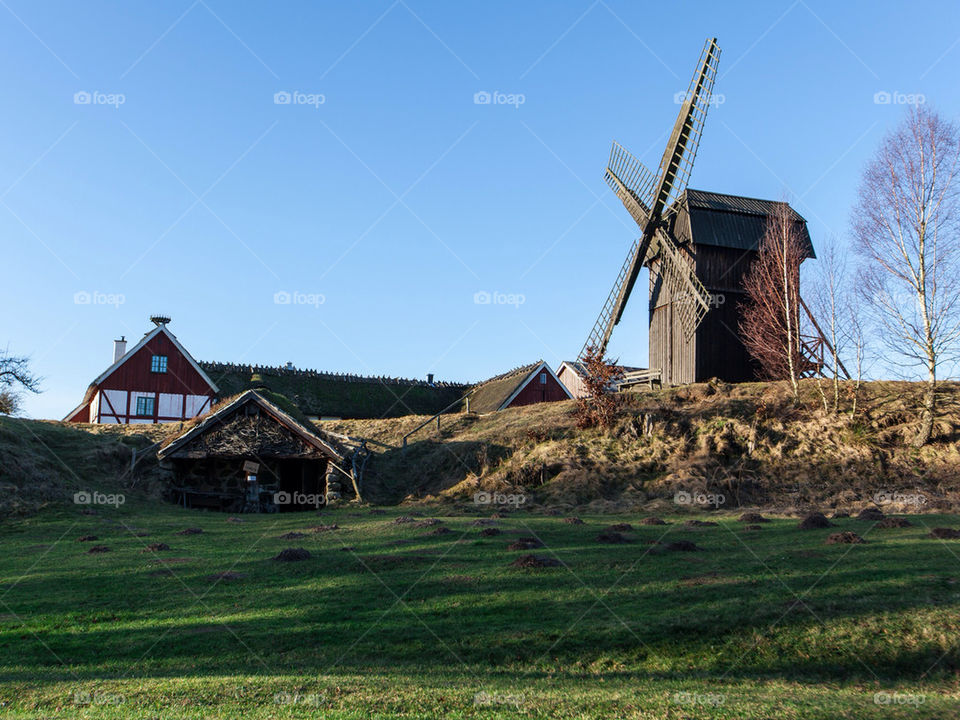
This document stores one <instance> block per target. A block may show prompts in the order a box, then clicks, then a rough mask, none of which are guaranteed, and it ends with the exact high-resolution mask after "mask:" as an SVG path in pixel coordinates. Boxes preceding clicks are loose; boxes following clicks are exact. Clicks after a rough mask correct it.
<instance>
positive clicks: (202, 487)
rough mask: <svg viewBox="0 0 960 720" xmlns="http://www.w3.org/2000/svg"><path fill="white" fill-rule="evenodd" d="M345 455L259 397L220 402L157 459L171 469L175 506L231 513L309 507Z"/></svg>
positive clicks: (292, 411) (285, 404)
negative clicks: (204, 508)
mask: <svg viewBox="0 0 960 720" xmlns="http://www.w3.org/2000/svg"><path fill="white" fill-rule="evenodd" d="M346 456H347V451H346V449H345V448H344V447H342V446H341V445H340V444H339V443H338V441H337V440H336V439H335V438H332V437H330V436H328V435H326V434H325V433H323V432H322V431H321V430H319V429H318V428H316V427H315V426H314V425H313V424H312V423H311V422H310V421H309V420H307V418H306V417H305V416H304V415H303V413H301V412H300V411H299V410H298V409H297V407H296V406H295V405H293V404H292V403H290V402H289V401H288V400H287V399H286V398H284V397H283V396H281V395H277V394H275V393H270V392H269V391H265V390H247V391H245V392H243V393H240V394H239V395H236V396H234V397H231V398H228V399H226V400H224V401H223V402H221V403H220V404H219V405H217V406H216V407H214V409H213V410H212V411H211V412H210V413H208V414H207V415H204V416H202V417H200V418H197V419H196V420H194V421H192V422H190V423H188V424H187V425H186V427H185V428H183V429H181V430H180V431H179V432H178V434H177V435H176V436H175V437H172V438H170V439H169V440H168V442H167V443H166V444H165V445H164V446H163V447H162V448H161V449H160V450H159V451H158V453H157V457H158V458H159V459H160V460H161V462H162V463H164V464H166V465H167V466H168V467H172V468H173V470H174V475H175V481H174V484H173V486H172V491H173V493H172V494H173V495H174V499H175V500H176V501H177V502H178V503H181V504H183V505H185V506H202V507H211V508H217V509H224V510H229V511H233V512H239V511H242V510H244V509H248V510H254V509H266V510H268V511H273V510H281V511H282V510H290V509H304V508H305V507H314V508H316V507H318V506H319V505H322V504H324V502H325V501H326V495H327V492H328V489H329V488H328V484H329V483H328V480H329V476H330V475H334V476H335V475H336V473H337V472H339V471H338V470H337V469H336V467H335V466H337V465H340V466H342V465H344V463H345V461H346ZM251 478H253V480H251ZM254 486H255V487H254ZM338 490H339V486H338ZM254 491H256V493H257V494H256V495H255V494H254ZM264 493H265V494H266V497H264V496H263V494H264ZM288 498H289V499H288ZM255 506H256V507H255Z"/></svg>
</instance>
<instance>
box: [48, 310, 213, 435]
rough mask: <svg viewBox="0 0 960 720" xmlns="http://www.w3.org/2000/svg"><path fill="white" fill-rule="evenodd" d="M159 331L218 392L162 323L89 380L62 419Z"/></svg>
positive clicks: (87, 398) (84, 400)
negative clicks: (75, 403)
mask: <svg viewBox="0 0 960 720" xmlns="http://www.w3.org/2000/svg"><path fill="white" fill-rule="evenodd" d="M161 333H163V334H164V335H166V336H167V338H168V339H169V340H170V342H171V343H173V346H174V347H175V348H177V350H178V351H179V352H180V354H181V355H183V356H184V357H185V358H186V359H187V362H188V363H190V367H192V368H193V369H194V370H196V371H197V373H198V374H199V375H200V377H201V378H203V380H204V382H206V383H207V385H209V386H210V389H211V390H213V391H214V392H220V388H219V387H218V386H217V384H216V383H215V382H214V381H213V380H211V379H210V376H209V375H207V373H205V372H204V370H203V368H202V367H200V364H199V363H198V362H197V361H196V360H194V359H193V355H191V354H190V353H189V352H187V349H186V348H185V347H184V346H183V345H181V344H180V341H179V340H177V336H176V335H174V334H173V333H172V332H170V330H169V328H167V326H166V324H162V325H157V326H156V327H155V328H154V329H153V330H150V331H149V332H148V333H146V334H145V335H144V336H143V337H142V338H140V342H138V343H137V344H136V345H134V346H133V347H132V348H130V349H129V350H128V351H127V352H125V353H124V354H123V355H122V356H121V357H120V359H119V360H116V361H115V362H114V363H113V364H112V365H110V366H109V367H108V368H107V369H106V370H104V371H103V372H102V373H100V374H99V375H98V376H97V377H96V379H94V381H93V382H91V383H90V384H89V385H88V386H87V390H86V392H84V394H83V401H82V402H81V403H80V404H79V405H77V406H76V407H75V408H74V409H73V410H71V411H70V412H69V413H67V414H66V416H65V417H64V418H63V419H64V420H69V419H70V418H71V417H73V416H74V415H76V414H77V412H78V411H79V410H80V409H81V408H82V407H83V406H84V405H86V404H87V403H89V402H90V401H91V400H92V399H93V394H94V393H95V392H96V391H97V388H98V387H99V386H100V383H102V382H103V381H104V380H106V379H107V378H108V377H110V376H111V375H113V373H114V372H116V371H117V368H119V367H120V366H121V365H123V364H124V363H125V362H126V361H127V360H129V359H130V358H131V357H133V356H134V354H136V352H137V351H138V350H140V349H141V348H142V347H143V346H144V345H146V344H147V343H148V342H150V341H151V340H153V338H155V337H156V336H157V335H159V334H161Z"/></svg>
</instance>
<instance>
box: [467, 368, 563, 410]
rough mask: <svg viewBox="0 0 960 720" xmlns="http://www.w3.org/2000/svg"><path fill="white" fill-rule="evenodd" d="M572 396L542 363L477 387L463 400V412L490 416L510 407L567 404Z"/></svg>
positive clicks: (498, 377)
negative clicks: (558, 401) (464, 402)
mask: <svg viewBox="0 0 960 720" xmlns="http://www.w3.org/2000/svg"><path fill="white" fill-rule="evenodd" d="M572 397H573V396H572V395H571V394H570V393H569V392H568V391H567V389H566V388H565V387H564V386H563V383H561V382H560V381H559V380H558V379H557V376H556V375H555V374H554V372H553V370H551V369H550V366H549V365H547V363H546V362H544V361H543V360H538V361H537V362H535V363H532V364H530V365H524V366H523V367H519V368H516V369H515V370H511V371H510V372H507V373H504V374H503V375H497V376H496V377H492V378H490V379H489V380H486V381H485V382H482V383H480V384H479V385H477V386H476V387H474V388H473V390H471V391H470V393H469V395H467V398H466V408H465V409H466V410H468V411H470V412H476V413H481V414H482V413H490V412H497V411H498V410H505V409H507V408H510V407H520V406H521V405H532V404H534V403H541V402H556V401H557V400H570V399H571V398H572Z"/></svg>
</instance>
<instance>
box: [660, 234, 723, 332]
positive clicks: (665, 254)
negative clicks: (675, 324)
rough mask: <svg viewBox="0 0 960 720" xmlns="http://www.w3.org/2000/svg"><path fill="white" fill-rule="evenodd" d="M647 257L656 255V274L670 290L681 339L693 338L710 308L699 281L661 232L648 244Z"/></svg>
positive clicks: (679, 252)
mask: <svg viewBox="0 0 960 720" xmlns="http://www.w3.org/2000/svg"><path fill="white" fill-rule="evenodd" d="M650 250H651V254H652V253H654V252H656V253H659V256H660V267H659V271H660V275H661V276H662V278H663V282H664V284H665V285H666V286H667V287H668V288H669V289H670V297H671V298H672V299H673V302H674V307H675V309H676V312H677V315H678V316H679V318H680V326H681V327H682V328H683V334H684V337H685V338H686V339H687V340H691V339H692V338H693V335H694V333H695V332H696V331H697V328H698V327H699V325H700V322H701V321H702V320H703V316H704V315H706V314H707V311H708V310H709V309H710V293H708V292H707V289H706V288H705V287H704V286H703V283H701V282H700V279H699V278H698V277H697V274H696V271H695V270H694V268H693V266H692V265H690V264H689V263H687V262H686V261H685V260H684V259H683V255H682V254H681V251H680V250H679V249H678V248H677V245H676V244H675V242H674V241H673V239H672V238H670V237H669V236H668V235H667V234H666V232H664V231H663V230H658V231H657V235H656V237H655V238H654V242H652V243H651V245H650Z"/></svg>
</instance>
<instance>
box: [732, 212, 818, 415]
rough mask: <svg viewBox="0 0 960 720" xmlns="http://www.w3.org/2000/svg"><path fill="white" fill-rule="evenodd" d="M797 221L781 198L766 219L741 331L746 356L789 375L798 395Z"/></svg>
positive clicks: (773, 373)
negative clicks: (747, 353) (775, 208)
mask: <svg viewBox="0 0 960 720" xmlns="http://www.w3.org/2000/svg"><path fill="white" fill-rule="evenodd" d="M805 250H806V249H805V247H804V244H803V241H802V239H801V234H800V225H799V223H798V221H797V219H796V217H795V216H794V214H793V212H792V211H791V210H790V206H789V205H787V204H786V203H781V204H780V205H778V206H777V210H776V211H775V212H774V214H773V215H771V216H770V218H769V219H768V220H767V226H766V230H765V231H764V234H763V237H762V238H761V240H760V248H759V252H758V253H757V257H756V259H755V260H754V261H753V264H752V265H751V266H750V270H749V271H747V274H746V276H745V277H744V288H745V289H746V293H747V299H746V301H745V303H744V307H743V314H742V317H741V321H740V333H741V336H742V338H743V342H744V345H745V346H746V348H747V351H748V352H749V353H750V356H751V357H753V359H754V360H756V361H757V363H758V364H759V365H760V368H761V372H762V373H763V375H764V376H765V377H767V378H769V379H771V380H789V381H790V388H791V391H792V394H793V399H794V401H795V402H797V401H799V399H800V385H799V379H800V375H801V373H802V369H803V356H802V351H801V344H800V263H801V262H802V261H803V258H804V257H805Z"/></svg>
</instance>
